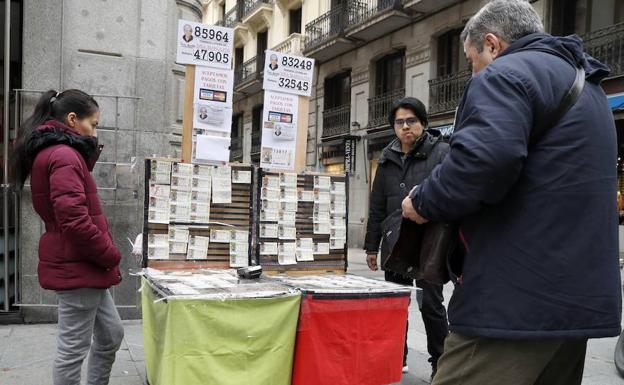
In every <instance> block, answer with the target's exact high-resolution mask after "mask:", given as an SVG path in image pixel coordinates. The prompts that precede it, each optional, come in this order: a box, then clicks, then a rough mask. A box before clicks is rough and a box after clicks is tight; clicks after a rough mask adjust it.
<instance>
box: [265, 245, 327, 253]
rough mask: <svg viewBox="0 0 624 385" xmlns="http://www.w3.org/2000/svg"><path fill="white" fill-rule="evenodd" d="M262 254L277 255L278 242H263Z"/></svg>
mask: <svg viewBox="0 0 624 385" xmlns="http://www.w3.org/2000/svg"><path fill="white" fill-rule="evenodd" d="M328 247H329V244H328ZM260 255H277V242H264V243H261V244H260Z"/></svg>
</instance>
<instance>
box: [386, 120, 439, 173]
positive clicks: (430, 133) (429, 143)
mask: <svg viewBox="0 0 624 385" xmlns="http://www.w3.org/2000/svg"><path fill="white" fill-rule="evenodd" d="M440 139H441V133H440V131H438V130H433V129H428V130H426V131H424V132H423V134H422V136H421V137H420V138H418V140H417V141H416V143H415V145H414V147H413V148H412V149H411V150H410V152H409V154H410V155H411V156H413V157H414V158H417V159H427V156H428V154H429V153H430V152H431V150H432V149H433V147H434V146H435V145H436V144H437V143H438V141H439V140H440ZM397 145H398V146H399V148H400V145H401V144H400V141H399V138H395V139H394V140H393V141H392V142H390V143H389V144H388V145H387V146H386V147H385V148H384V149H383V151H382V152H381V156H380V157H379V160H378V164H383V163H385V162H387V161H389V160H390V161H393V162H395V163H397V164H398V165H402V164H403V162H402V161H401V156H402V155H403V154H402V152H400V151H397V150H396V149H395V148H396V147H397Z"/></svg>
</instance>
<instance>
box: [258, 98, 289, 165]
mask: <svg viewBox="0 0 624 385" xmlns="http://www.w3.org/2000/svg"><path fill="white" fill-rule="evenodd" d="M298 111H299V97H298V96H297V95H291V94H284V93H278V92H272V91H265V93H264V108H263V116H262V146H261V150H260V167H265V168H269V169H283V170H293V169H294V168H295V152H296V146H297V113H298Z"/></svg>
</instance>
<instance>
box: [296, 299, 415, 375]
mask: <svg viewBox="0 0 624 385" xmlns="http://www.w3.org/2000/svg"><path fill="white" fill-rule="evenodd" d="M357 297H358V296H357V295H355V296H344V295H336V296H333V297H327V296H326V295H322V296H316V295H314V294H308V295H304V297H303V299H302V301H301V314H300V317H299V325H298V330H297V341H296V345H295V361H294V366H293V381H292V384H293V385H382V384H390V383H393V382H399V381H401V368H402V362H403V348H404V341H405V327H406V322H407V314H408V305H409V294H407V295H405V294H403V295H401V296H392V295H389V296H375V297H369V296H365V295H363V296H360V298H357Z"/></svg>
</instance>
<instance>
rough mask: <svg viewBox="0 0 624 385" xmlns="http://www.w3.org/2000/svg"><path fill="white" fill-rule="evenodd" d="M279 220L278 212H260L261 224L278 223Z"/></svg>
mask: <svg viewBox="0 0 624 385" xmlns="http://www.w3.org/2000/svg"><path fill="white" fill-rule="evenodd" d="M278 218H279V215H278V210H264V211H261V212H260V221H261V222H277V221H278Z"/></svg>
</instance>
